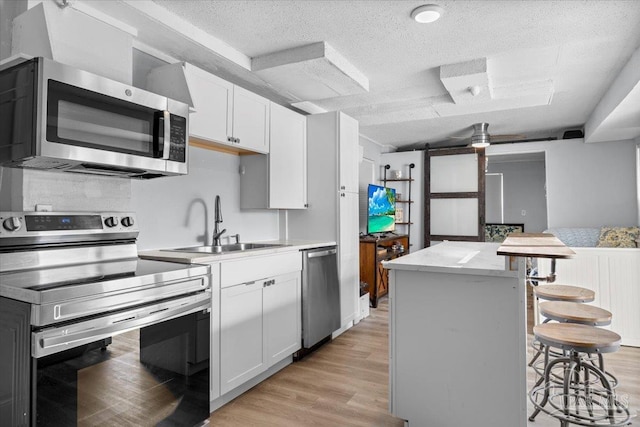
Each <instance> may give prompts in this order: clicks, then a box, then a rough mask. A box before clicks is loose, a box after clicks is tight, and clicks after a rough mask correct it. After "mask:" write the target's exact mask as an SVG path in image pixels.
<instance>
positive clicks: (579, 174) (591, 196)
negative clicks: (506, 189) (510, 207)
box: [487, 139, 638, 228]
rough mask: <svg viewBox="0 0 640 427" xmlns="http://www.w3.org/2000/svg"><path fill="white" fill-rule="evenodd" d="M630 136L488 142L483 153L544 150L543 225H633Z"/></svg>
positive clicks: (632, 176) (632, 144)
mask: <svg viewBox="0 0 640 427" xmlns="http://www.w3.org/2000/svg"><path fill="white" fill-rule="evenodd" d="M634 150H635V145H634V143H633V141H610V142H602V143H597V144H585V143H584V142H583V140H582V139H570V140H560V141H548V142H532V143H516V144H501V145H492V146H490V147H488V148H487V155H495V154H510V153H522V152H540V151H544V152H545V153H546V182H547V209H548V219H547V220H548V227H549V228H553V227H600V226H603V225H619V226H631V225H636V224H637V217H638V215H637V209H638V207H637V203H636V202H635V198H636V196H635V195H636V183H635V160H634V157H635V153H634Z"/></svg>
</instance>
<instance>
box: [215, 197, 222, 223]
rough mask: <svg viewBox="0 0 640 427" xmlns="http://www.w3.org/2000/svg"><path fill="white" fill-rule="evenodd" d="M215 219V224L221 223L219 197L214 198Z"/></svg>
mask: <svg viewBox="0 0 640 427" xmlns="http://www.w3.org/2000/svg"><path fill="white" fill-rule="evenodd" d="M215 219H216V222H222V207H221V205H220V196H216V206H215Z"/></svg>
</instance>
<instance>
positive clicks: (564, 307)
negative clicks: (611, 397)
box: [529, 301, 618, 388]
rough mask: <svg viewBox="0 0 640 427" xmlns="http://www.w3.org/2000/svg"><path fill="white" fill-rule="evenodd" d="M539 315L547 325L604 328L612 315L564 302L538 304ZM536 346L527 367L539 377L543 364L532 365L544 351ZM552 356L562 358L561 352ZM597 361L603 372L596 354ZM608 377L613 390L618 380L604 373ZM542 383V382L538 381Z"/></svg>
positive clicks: (541, 347)
mask: <svg viewBox="0 0 640 427" xmlns="http://www.w3.org/2000/svg"><path fill="white" fill-rule="evenodd" d="M539 310H540V314H541V315H543V316H544V317H546V320H545V321H544V323H547V322H549V321H551V320H555V321H556V322H560V323H577V324H581V325H589V326H606V325H610V324H611V318H612V314H611V312H610V311H608V310H605V309H603V308H600V307H596V306H593V305H587V304H581V303H577V302H566V301H547V302H543V303H540V306H539ZM537 344H539V345H538V346H536V343H534V344H533V347H534V349H535V350H536V352H537V354H536V355H535V356H534V357H533V358H532V359H531V362H529V366H531V367H532V368H533V370H534V371H536V373H537V374H538V375H540V377H542V376H543V375H544V368H545V366H544V364H543V363H541V362H542V361H538V363H534V362H535V361H536V359H537V358H538V357H539V355H540V354H542V352H543V351H544V344H542V343H540V342H538V343H537ZM550 354H552V355H553V356H563V355H564V354H562V353H561V352H552V353H550ZM594 360H597V361H598V363H599V365H600V367H601V369H602V370H603V371H604V360H603V359H602V354H601V353H598V354H597V359H596V358H594ZM605 374H607V376H608V377H609V382H610V383H611V385H612V387H613V388H615V387H617V385H618V380H617V378H615V377H614V376H613V375H611V374H609V373H608V372H605ZM538 381H540V382H541V381H542V380H538Z"/></svg>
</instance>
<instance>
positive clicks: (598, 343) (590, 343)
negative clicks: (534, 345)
mask: <svg viewBox="0 0 640 427" xmlns="http://www.w3.org/2000/svg"><path fill="white" fill-rule="evenodd" d="M533 334H534V335H535V336H536V337H537V338H538V340H539V341H540V342H542V343H543V344H545V345H548V346H551V347H555V348H560V349H562V350H567V351H571V350H574V351H577V352H581V353H612V352H614V351H617V350H618V349H619V348H620V340H621V338H620V335H618V334H616V333H615V332H613V331H609V330H606V329H601V328H594V327H591V326H588V325H580V324H576V323H543V324H541V325H536V326H534V327H533Z"/></svg>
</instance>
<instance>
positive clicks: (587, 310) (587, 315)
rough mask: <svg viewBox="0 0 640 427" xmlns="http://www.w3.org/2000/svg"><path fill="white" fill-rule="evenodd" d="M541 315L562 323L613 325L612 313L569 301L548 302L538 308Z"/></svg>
mask: <svg viewBox="0 0 640 427" xmlns="http://www.w3.org/2000/svg"><path fill="white" fill-rule="evenodd" d="M538 310H539V311H540V314H541V315H543V316H544V317H546V318H547V319H550V320H555V321H556V322H560V323H580V324H582V325H591V326H606V325H609V324H611V316H612V315H611V312H610V311H607V310H605V309H603V308H600V307H596V306H594V305H587V304H581V303H577V302H568V301H547V302H542V303H540V305H539V306H538Z"/></svg>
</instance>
